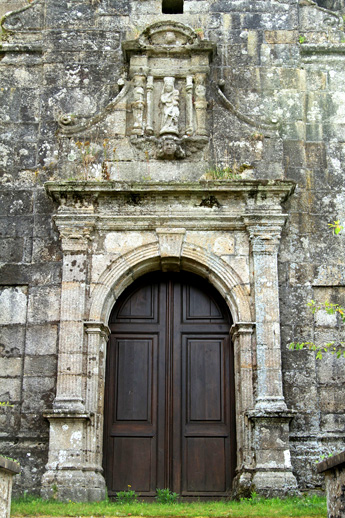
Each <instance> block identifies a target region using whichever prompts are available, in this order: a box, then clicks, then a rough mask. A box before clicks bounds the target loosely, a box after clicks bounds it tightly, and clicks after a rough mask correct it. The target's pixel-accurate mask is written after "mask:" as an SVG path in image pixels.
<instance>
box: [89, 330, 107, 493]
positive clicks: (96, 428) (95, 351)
mask: <svg viewBox="0 0 345 518" xmlns="http://www.w3.org/2000/svg"><path fill="white" fill-rule="evenodd" d="M85 331H86V334H87V343H88V347H87V353H88V354H87V386H86V401H85V406H86V408H87V410H88V411H89V412H90V415H91V416H92V418H91V419H92V421H91V422H92V426H90V427H88V429H87V441H86V449H87V452H88V469H89V470H90V469H92V470H94V471H95V473H97V474H99V480H100V483H101V484H102V483H103V484H104V488H105V481H104V479H103V477H102V471H103V468H102V453H103V449H102V443H103V415H104V412H103V409H104V382H105V358H106V347H107V340H108V336H109V333H110V330H109V328H108V327H107V326H105V325H104V324H103V323H102V322H85ZM94 499H95V500H97V499H96V498H94Z"/></svg>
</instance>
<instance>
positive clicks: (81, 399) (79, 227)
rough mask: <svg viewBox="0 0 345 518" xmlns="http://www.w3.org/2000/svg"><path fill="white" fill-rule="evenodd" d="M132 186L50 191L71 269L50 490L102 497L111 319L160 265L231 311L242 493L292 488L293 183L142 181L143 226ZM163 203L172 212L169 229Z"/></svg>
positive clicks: (53, 187) (66, 278) (65, 291)
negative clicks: (289, 302) (195, 282)
mask: <svg viewBox="0 0 345 518" xmlns="http://www.w3.org/2000/svg"><path fill="white" fill-rule="evenodd" d="M89 184H90V185H89ZM124 187H125V188H124V189H123V187H122V186H121V185H119V186H116V185H115V186H114V185H113V184H110V185H109V184H107V183H105V184H104V185H103V184H100V183H97V182H94V183H92V182H89V183H86V185H82V186H81V185H80V184H76V185H73V186H72V188H71V185H68V186H65V185H64V184H63V183H62V184H50V185H48V186H47V188H48V190H49V193H50V194H51V195H52V196H53V198H54V199H55V200H56V201H58V202H59V203H61V205H60V209H59V211H58V213H57V215H56V217H55V222H56V224H57V226H58V228H59V231H60V235H61V237H62V246H63V253H64V256H63V263H64V268H63V281H62V296H61V320H60V336H59V364H58V365H59V366H58V380H57V394H56V398H55V401H54V406H53V409H52V411H50V412H47V413H46V417H47V418H48V419H49V421H50V449H49V461H48V464H47V471H46V473H45V475H44V477H43V495H46V496H47V495H50V494H51V492H52V489H51V488H52V485H55V486H56V487H58V491H59V493H58V495H59V498H61V499H74V500H99V499H101V498H102V496H104V495H105V482H104V478H103V476H102V431H103V399H104V376H105V352H106V342H107V336H108V332H109V330H108V326H107V324H108V319H109V315H110V312H111V309H112V307H113V305H114V303H115V301H116V299H117V298H118V297H119V296H120V295H121V293H122V292H123V291H124V289H125V288H126V287H127V286H129V285H130V284H131V283H132V282H133V281H135V280H136V279H137V278H139V277H141V276H142V275H143V274H145V273H147V272H150V271H154V270H162V271H175V272H176V271H180V270H185V271H187V272H188V271H189V272H193V273H196V274H198V275H200V276H201V277H203V278H205V279H207V280H208V281H209V282H210V283H211V284H212V285H213V286H214V287H215V288H216V289H217V290H218V292H219V293H220V295H221V296H222V297H223V298H224V300H225V301H226V303H227V305H228V307H229V309H230V312H231V314H232V316H233V320H234V325H233V327H232V329H231V334H232V340H233V343H234V364H235V369H234V370H235V387H236V392H237V394H238V397H237V400H236V433H237V476H236V479H235V483H234V490H235V491H236V488H239V487H240V488H241V489H243V487H245V488H246V487H247V488H250V487H251V486H252V484H255V486H256V488H257V490H258V491H259V492H261V493H263V494H284V493H286V492H289V491H291V490H294V489H295V487H296V481H295V478H294V476H293V475H292V471H291V470H292V468H291V464H290V461H289V446H288V430H289V426H288V425H289V421H290V419H291V418H292V416H293V414H292V413H291V412H289V411H287V409H286V405H285V402H284V397H283V392H282V382H281V360H280V333H279V298H278V273H277V253H278V247H279V240H280V233H281V229H282V226H283V224H284V222H285V218H286V216H285V215H284V214H282V211H281V206H280V202H281V200H282V199H283V198H285V197H286V195H287V193H288V192H290V191H291V184H289V183H288V182H282V181H277V182H271V183H270V184H264V185H261V184H260V183H259V182H253V181H241V182H236V184H235V183H232V184H227V183H222V184H220V185H217V186H214V187H212V185H210V186H208V188H207V192H206V193H205V186H204V185H202V184H199V183H195V184H192V183H189V184H188V188H185V187H183V188H182V189H181V184H176V186H174V185H172V184H171V183H169V184H167V185H166V186H164V185H162V184H160V185H157V186H156V185H153V186H147V185H145V186H141V187H140V189H141V193H142V192H143V191H145V197H146V198H145V203H146V204H147V210H148V213H149V214H150V218H149V219H147V220H146V221H145V220H144V223H142V216H141V214H140V213H138V208H137V205H136V204H134V205H133V203H132V202H130V203H128V202H127V203H126V201H125V200H126V199H127V198H128V196H129V199H130V200H133V199H134V198H133V196H134V197H135V196H137V194H135V193H134V194H133V193H132V192H131V189H132V190H133V189H135V187H132V188H131V187H129V186H128V185H127V184H126V186H124ZM136 188H138V186H137V187H136ZM212 192H213V193H214V194H211V193H212ZM162 193H163V194H164V196H163V197H162ZM191 193H192V200H191ZM214 195H216V196H217V197H218V200H219V201H217V204H216V206H217V207H222V210H221V212H220V211H219V214H217V216H216V218H215V215H214V208H213V207H210V208H207V209H206V210H205V208H204V207H206V206H207V205H205V203H203V200H204V199H205V196H206V197H207V196H209V197H210V196H214ZM141 196H142V194H141ZM81 199H82V202H80V200H81ZM135 199H136V198H135ZM110 200H111V206H112V207H116V204H117V203H121V206H123V207H125V208H126V211H127V212H126V213H124V214H120V215H118V214H117V213H116V212H114V213H110V214H109V202H110ZM120 200H124V201H125V204H124V203H123V201H120ZM161 200H164V204H168V205H169V206H170V207H173V209H170V218H169V224H168V225H167V224H166V219H165V216H164V210H162V208H161V207H162V206H161V205H160V204H161V203H162V202H161ZM62 202H63V203H62ZM217 210H218V209H217ZM161 214H163V215H161ZM153 222H154V224H153ZM250 264H251V265H252V267H251V268H250V266H249V265H250ZM255 396H256V397H255ZM272 458H273V459H274V461H273V464H272ZM72 479H73V484H71V480H72Z"/></svg>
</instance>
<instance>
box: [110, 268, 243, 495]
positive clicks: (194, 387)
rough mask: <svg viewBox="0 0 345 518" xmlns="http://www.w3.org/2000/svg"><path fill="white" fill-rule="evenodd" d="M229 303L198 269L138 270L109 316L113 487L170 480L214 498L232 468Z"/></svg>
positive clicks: (151, 489) (144, 486)
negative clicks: (146, 272) (174, 271)
mask: <svg viewBox="0 0 345 518" xmlns="http://www.w3.org/2000/svg"><path fill="white" fill-rule="evenodd" d="M230 325H231V316H230V313H229V311H228V309H227V307H226V305H225V303H224V301H223V300H222V298H221V297H220V296H219V294H218V292H216V291H215V290H214V289H213V288H212V286H211V285H210V284H209V283H207V282H206V281H204V280H203V279H202V278H199V277H197V276H195V275H193V274H189V273H188V274H187V273H184V274H182V273H181V274H168V273H161V272H156V273H154V274H150V275H147V276H144V277H142V278H141V279H139V281H137V282H135V283H134V284H133V285H132V286H130V288H129V289H127V290H126V291H125V292H124V293H123V295H122V296H121V298H120V299H119V300H118V302H117V303H116V305H115V307H114V309H113V311H112V314H111V317H110V322H109V326H110V329H111V335H110V340H109V344H108V354H107V374H106V393H105V425H104V470H105V478H106V483H107V487H108V494H109V496H113V495H115V493H116V492H117V491H121V490H126V489H127V487H128V485H131V487H132V489H134V490H135V491H136V492H138V493H140V494H141V496H148V497H150V496H154V495H155V492H156V488H166V487H169V488H170V489H171V490H173V491H176V492H178V493H179V494H180V495H181V496H186V497H187V496H188V497H209V498H216V497H222V496H226V495H227V494H228V493H229V490H230V489H231V484H232V480H233V477H234V470H235V407H234V374H233V353H232V347H231V343H230V339H229V329H230Z"/></svg>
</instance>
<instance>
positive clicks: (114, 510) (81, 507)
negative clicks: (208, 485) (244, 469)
mask: <svg viewBox="0 0 345 518" xmlns="http://www.w3.org/2000/svg"><path fill="white" fill-rule="evenodd" d="M23 516H49V517H54V516H64V517H67V516H74V517H81V516H92V517H97V516H102V517H108V516H109V517H110V516H112V517H117V516H132V517H134V516H138V517H139V516H140V517H141V516H148V517H158V516H159V517H163V516H169V517H172V516H178V517H179V518H182V517H185V516H186V517H192V518H195V517H198V518H201V517H218V518H221V517H231V518H232V517H242V518H245V517H265V518H271V517H274V518H287V517H298V516H300V517H303V518H311V517H313V518H325V517H327V508H326V499H325V498H323V497H318V496H307V497H302V498H298V497H293V498H286V499H284V500H280V499H279V498H272V499H265V498H259V497H258V496H257V495H255V493H254V494H253V495H252V497H251V498H247V499H242V500H241V501H239V502H237V501H224V500H223V501H217V502H201V501H198V502H189V503H184V502H181V503H175V504H158V503H147V502H141V501H140V500H138V501H137V502H134V503H130V504H118V503H116V502H112V501H109V500H104V501H102V502H93V503H75V502H67V503H61V502H58V501H56V500H48V501H47V500H42V499H41V498H36V497H31V496H27V497H26V498H21V499H13V501H12V512H11V518H14V517H23Z"/></svg>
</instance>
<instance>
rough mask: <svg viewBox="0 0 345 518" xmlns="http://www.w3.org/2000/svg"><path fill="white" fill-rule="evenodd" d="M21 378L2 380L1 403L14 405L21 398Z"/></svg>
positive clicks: (0, 386) (0, 383) (0, 384)
mask: <svg viewBox="0 0 345 518" xmlns="http://www.w3.org/2000/svg"><path fill="white" fill-rule="evenodd" d="M21 384H22V383H21V379H20V378H0V401H5V402H7V401H8V402H9V403H10V404H14V403H15V402H18V401H20V398H21Z"/></svg>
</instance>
